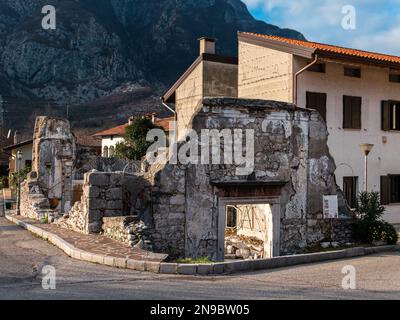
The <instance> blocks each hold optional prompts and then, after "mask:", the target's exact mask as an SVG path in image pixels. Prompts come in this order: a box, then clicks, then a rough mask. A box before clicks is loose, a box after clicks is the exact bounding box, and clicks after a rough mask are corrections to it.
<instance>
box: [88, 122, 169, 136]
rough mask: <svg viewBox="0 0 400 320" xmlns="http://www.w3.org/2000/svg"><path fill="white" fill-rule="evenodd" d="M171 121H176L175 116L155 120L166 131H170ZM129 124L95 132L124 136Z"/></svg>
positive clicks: (99, 134) (104, 134) (102, 134)
mask: <svg viewBox="0 0 400 320" xmlns="http://www.w3.org/2000/svg"><path fill="white" fill-rule="evenodd" d="M171 121H175V118H174V117H170V118H161V119H159V118H156V119H155V121H154V124H155V125H156V126H158V127H161V128H163V129H164V130H165V131H166V132H169V123H170V122H171ZM128 126H129V124H128V123H125V124H123V125H120V126H118V127H114V128H111V129H107V130H104V131H100V132H98V133H96V134H94V135H93V136H94V137H104V136H119V137H123V136H124V135H125V130H126V128H127V127H128Z"/></svg>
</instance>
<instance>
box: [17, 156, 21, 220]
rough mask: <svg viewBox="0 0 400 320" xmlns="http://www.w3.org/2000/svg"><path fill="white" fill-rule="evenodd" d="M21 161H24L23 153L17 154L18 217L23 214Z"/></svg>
mask: <svg viewBox="0 0 400 320" xmlns="http://www.w3.org/2000/svg"><path fill="white" fill-rule="evenodd" d="M21 161H22V151H21V150H20V151H18V152H17V215H18V216H19V215H20V214H21V210H20V208H21V177H20V174H21Z"/></svg>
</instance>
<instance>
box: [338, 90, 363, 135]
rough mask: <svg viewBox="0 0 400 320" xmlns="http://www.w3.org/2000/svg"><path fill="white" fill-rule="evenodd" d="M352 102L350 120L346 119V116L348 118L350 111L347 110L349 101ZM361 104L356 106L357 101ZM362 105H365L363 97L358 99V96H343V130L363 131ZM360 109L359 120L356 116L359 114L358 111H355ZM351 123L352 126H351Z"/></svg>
mask: <svg viewBox="0 0 400 320" xmlns="http://www.w3.org/2000/svg"><path fill="white" fill-rule="evenodd" d="M347 99H348V100H349V102H350V115H349V116H350V120H348V119H347V118H346V115H347V116H348V113H349V111H348V110H347V108H348V107H349V106H348V101H347ZM358 100H359V102H360V104H359V105H358V104H357V105H354V102H355V101H358ZM362 103H363V98H362V97H357V96H348V95H343V113H342V116H343V123H342V128H343V129H344V130H358V131H359V130H362ZM356 107H357V108H359V119H357V118H356V117H355V116H354V114H355V113H357V111H358V110H355V109H356ZM357 120H358V121H359V122H358V121H357ZM349 123H350V125H349Z"/></svg>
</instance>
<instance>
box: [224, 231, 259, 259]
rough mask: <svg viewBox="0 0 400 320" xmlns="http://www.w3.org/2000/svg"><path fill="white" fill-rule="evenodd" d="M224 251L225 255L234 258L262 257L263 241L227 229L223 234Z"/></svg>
mask: <svg viewBox="0 0 400 320" xmlns="http://www.w3.org/2000/svg"><path fill="white" fill-rule="evenodd" d="M225 252H226V256H227V257H232V258H234V259H262V258H264V241H261V240H259V239H257V238H254V237H246V236H242V235H237V234H236V233H233V232H231V231H228V232H227V233H226V236H225Z"/></svg>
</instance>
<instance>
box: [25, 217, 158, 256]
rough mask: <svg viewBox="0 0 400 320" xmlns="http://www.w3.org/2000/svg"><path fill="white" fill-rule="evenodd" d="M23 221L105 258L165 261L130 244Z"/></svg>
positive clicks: (32, 221)
mask: <svg viewBox="0 0 400 320" xmlns="http://www.w3.org/2000/svg"><path fill="white" fill-rule="evenodd" d="M18 219H20V220H21V221H24V222H28V223H30V224H33V225H37V226H38V227H40V228H41V229H43V230H45V231H48V232H51V233H53V234H55V235H57V236H59V237H60V238H62V239H63V240H65V241H67V242H68V243H70V244H72V245H74V246H75V247H76V248H78V249H81V250H84V251H88V252H91V253H96V254H101V255H104V256H113V257H116V258H127V259H134V260H147V261H156V262H160V261H163V257H164V255H158V254H154V253H151V252H147V251H144V250H141V249H137V248H132V247H130V246H129V245H128V244H124V243H122V242H118V241H115V240H113V239H110V238H107V237H104V236H101V235H87V234H81V233H78V232H74V231H71V230H67V229H63V228H60V227H58V226H56V225H54V224H43V223H40V222H38V221H36V220H32V219H27V218H24V217H18Z"/></svg>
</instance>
